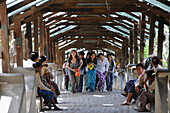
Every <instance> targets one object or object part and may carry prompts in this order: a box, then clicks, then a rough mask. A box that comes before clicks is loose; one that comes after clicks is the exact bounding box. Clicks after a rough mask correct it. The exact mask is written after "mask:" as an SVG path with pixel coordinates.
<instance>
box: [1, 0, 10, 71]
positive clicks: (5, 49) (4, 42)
mask: <svg viewBox="0 0 170 113" xmlns="http://www.w3.org/2000/svg"><path fill="white" fill-rule="evenodd" d="M7 18H8V17H7V8H6V1H5V0H4V1H3V2H1V3H0V23H1V25H0V27H1V29H0V38H1V52H2V72H3V73H8V72H9V67H10V66H9V38H8V19H7Z"/></svg>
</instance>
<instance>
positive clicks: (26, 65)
mask: <svg viewBox="0 0 170 113" xmlns="http://www.w3.org/2000/svg"><path fill="white" fill-rule="evenodd" d="M33 63H35V62H34V61H32V60H31V59H28V60H27V61H25V60H23V67H33Z"/></svg>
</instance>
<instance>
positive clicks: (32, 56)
mask: <svg viewBox="0 0 170 113" xmlns="http://www.w3.org/2000/svg"><path fill="white" fill-rule="evenodd" d="M38 56H39V55H38V52H32V53H31V55H30V59H31V60H32V61H34V62H38Z"/></svg>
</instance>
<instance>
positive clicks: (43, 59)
mask: <svg viewBox="0 0 170 113" xmlns="http://www.w3.org/2000/svg"><path fill="white" fill-rule="evenodd" d="M46 59H47V58H46V56H40V58H39V62H40V63H42V64H45V63H46Z"/></svg>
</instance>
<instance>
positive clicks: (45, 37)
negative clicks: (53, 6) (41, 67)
mask: <svg viewBox="0 0 170 113" xmlns="http://www.w3.org/2000/svg"><path fill="white" fill-rule="evenodd" d="M43 24H44V55H45V56H47V51H48V50H47V29H46V27H45V23H44V22H43Z"/></svg>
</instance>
